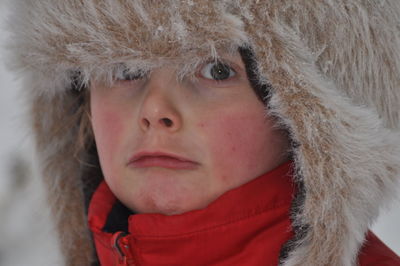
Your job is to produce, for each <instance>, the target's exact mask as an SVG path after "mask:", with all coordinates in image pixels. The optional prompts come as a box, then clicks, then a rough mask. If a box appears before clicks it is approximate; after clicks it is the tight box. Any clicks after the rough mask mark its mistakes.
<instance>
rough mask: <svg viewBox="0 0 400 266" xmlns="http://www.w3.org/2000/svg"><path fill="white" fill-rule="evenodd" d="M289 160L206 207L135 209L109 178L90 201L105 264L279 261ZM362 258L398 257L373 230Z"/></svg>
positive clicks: (366, 261)
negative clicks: (170, 211)
mask: <svg viewBox="0 0 400 266" xmlns="http://www.w3.org/2000/svg"><path fill="white" fill-rule="evenodd" d="M290 165H291V164H290V163H286V164H284V165H282V166H280V167H278V168H276V169H275V170H273V171H271V172H269V173H267V174H265V175H263V176H261V177H259V178H257V179H255V180H253V181H251V182H249V183H247V184H245V185H242V186H241V187H239V188H236V189H233V190H231V191H229V192H227V193H225V194H224V195H222V196H221V197H220V198H218V199H217V200H216V201H214V202H213V203H212V204H210V205H209V206H208V207H207V208H205V209H203V210H197V211H191V212H188V213H185V214H181V215H174V216H165V215H159V214H135V215H130V213H129V211H127V209H126V208H125V207H124V206H123V205H122V204H121V203H119V202H118V201H117V200H116V198H115V196H114V195H113V194H112V192H111V191H110V190H109V188H108V186H107V185H106V183H105V182H103V183H102V184H101V185H100V186H99V188H98V189H97V191H96V192H95V194H94V196H93V198H92V201H91V204H90V207H89V226H90V229H91V230H92V232H93V236H94V240H95V245H96V251H97V255H98V258H99V260H100V263H101V265H103V266H108V265H278V262H279V254H280V249H281V246H282V245H283V244H284V243H285V242H286V241H288V240H289V239H290V238H291V237H293V233H292V231H291V222H290V219H289V211H290V207H291V203H292V195H293V193H294V186H293V184H292V181H291V177H290V176H291V175H290V174H289V173H290ZM121 213H122V214H121ZM124 213H125V214H124ZM359 262H360V265H362V266H367V265H368V266H372V265H379V266H382V265H400V259H399V258H398V257H397V256H396V254H394V253H393V252H392V251H391V250H390V249H389V248H388V247H386V246H385V245H384V244H383V243H382V242H381V241H380V240H379V239H378V238H377V237H376V236H375V235H373V234H372V233H369V235H368V238H367V242H366V245H365V246H364V247H363V248H362V250H361V252H360V255H359Z"/></svg>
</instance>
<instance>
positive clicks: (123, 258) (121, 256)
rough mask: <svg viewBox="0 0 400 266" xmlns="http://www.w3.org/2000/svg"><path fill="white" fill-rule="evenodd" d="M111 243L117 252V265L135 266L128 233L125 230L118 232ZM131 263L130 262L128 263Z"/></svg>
mask: <svg viewBox="0 0 400 266" xmlns="http://www.w3.org/2000/svg"><path fill="white" fill-rule="evenodd" d="M111 245H112V247H113V250H114V253H115V254H116V258H117V259H116V264H115V265H116V266H134V265H135V264H133V262H132V260H133V258H132V256H131V254H130V246H129V240H128V234H127V233H125V232H117V233H115V234H114V235H113V236H112V238H111ZM128 263H129V264H128Z"/></svg>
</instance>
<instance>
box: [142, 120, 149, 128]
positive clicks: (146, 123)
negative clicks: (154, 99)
mask: <svg viewBox="0 0 400 266" xmlns="http://www.w3.org/2000/svg"><path fill="white" fill-rule="evenodd" d="M142 121H143V124H144V125H145V126H146V127H149V126H150V121H149V120H147V119H146V118H144V119H143V120H142Z"/></svg>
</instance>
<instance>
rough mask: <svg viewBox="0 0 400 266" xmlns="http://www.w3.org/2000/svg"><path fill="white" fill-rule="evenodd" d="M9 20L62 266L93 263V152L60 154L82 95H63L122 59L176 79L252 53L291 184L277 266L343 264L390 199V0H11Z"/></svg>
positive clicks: (75, 126)
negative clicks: (287, 152) (291, 169)
mask: <svg viewBox="0 0 400 266" xmlns="http://www.w3.org/2000/svg"><path fill="white" fill-rule="evenodd" d="M10 26H11V31H12V34H13V36H12V42H11V45H10V49H11V51H12V57H11V62H12V63H13V65H14V67H15V69H17V70H18V71H19V73H21V75H22V78H23V80H24V87H25V88H26V90H27V91H28V92H29V93H28V97H29V102H30V103H31V116H32V121H33V124H32V126H33V128H34V132H35V136H36V143H37V149H38V153H39V158H40V164H41V167H42V172H43V178H44V180H45V182H46V185H47V188H48V192H49V200H50V202H51V204H52V205H53V212H54V216H55V217H56V222H57V225H58V229H59V234H60V239H61V241H62V247H63V250H64V254H65V257H66V261H67V264H68V265H89V264H90V261H91V260H92V257H93V256H92V255H93V253H94V251H93V247H92V244H91V240H90V234H89V232H88V229H87V226H86V214H85V213H86V212H85V211H86V210H85V208H86V207H85V197H84V195H85V194H88V193H87V191H90V189H91V187H92V183H93V182H96V181H95V178H94V176H96V175H97V176H98V173H97V174H95V173H94V171H95V170H94V169H98V167H97V168H96V167H91V166H87V162H88V161H89V162H91V163H93V162H94V164H95V163H96V159H93V160H92V158H91V157H90V156H93V154H94V155H95V154H96V151H95V149H94V148H92V149H86V150H84V151H80V152H79V153H76V152H75V149H74V148H73V147H74V144H75V143H76V142H77V141H78V140H79V138H78V136H79V135H80V131H79V130H80V123H81V122H82V120H83V119H84V118H83V117H84V112H83V111H82V104H84V103H83V102H84V98H83V96H82V95H83V94H84V93H77V92H74V90H71V88H72V87H75V88H76V87H81V86H80V85H82V87H88V83H89V80H92V79H102V80H104V81H106V82H112V77H113V76H114V75H115V74H116V73H117V72H118V71H121V65H124V67H128V68H129V69H130V70H132V71H135V70H137V69H141V70H143V69H145V70H149V69H152V68H154V67H157V66H160V65H163V64H168V63H171V62H172V61H173V62H178V63H179V64H181V65H182V68H181V72H182V73H180V74H182V75H187V74H190V73H193V71H194V70H195V69H196V67H197V66H198V65H199V64H200V63H202V62H203V61H202V60H203V59H204V58H210V57H213V58H218V52H219V51H221V50H223V51H237V50H238V49H240V48H245V49H247V50H249V51H251V54H250V56H251V57H252V60H253V66H254V68H253V69H252V71H253V73H254V75H255V77H256V80H257V82H258V84H259V85H261V88H263V89H264V90H268V95H269V98H268V108H266V112H268V113H269V114H270V115H273V116H275V117H277V118H278V120H279V124H280V125H281V126H283V127H285V128H286V129H287V131H288V132H289V135H290V138H291V141H292V153H293V158H294V159H293V160H294V163H295V168H296V169H295V170H296V171H295V176H294V179H295V182H296V183H297V185H298V187H299V190H298V193H297V195H296V196H295V198H294V200H293V208H292V222H293V227H294V231H295V237H294V238H293V239H292V240H291V241H289V242H288V243H287V244H286V245H285V246H284V248H283V249H282V253H281V258H280V259H281V264H282V265H285V266H289V265H318V266H321V265H344V266H350V265H354V264H355V263H356V258H357V252H358V250H359V248H360V246H361V245H362V243H363V241H364V238H365V233H366V232H367V230H368V227H369V226H370V225H371V223H372V222H373V221H374V219H375V218H376V217H377V216H378V214H379V211H380V210H381V208H382V207H383V206H384V205H386V204H387V203H388V202H389V201H390V200H391V199H392V198H394V196H395V195H396V190H395V189H396V187H397V185H398V183H399V176H400V130H399V128H400V2H399V1H398V0H384V1H374V0H362V1H361V0H336V1H318V0H307V1H305V0H304V1H289V0H279V1H272V0H229V1H228V0H221V1H212V0H196V1H194V0H186V1H174V0H165V1H156V0H126V1H115V0H103V1H94V0H79V1H78V0H68V1H65V0H16V1H14V6H13V12H12V16H11V17H10ZM77 82H78V84H77ZM77 85H78V86H77ZM82 99H83V101H82ZM93 186H94V185H93ZM89 194H90V193H89Z"/></svg>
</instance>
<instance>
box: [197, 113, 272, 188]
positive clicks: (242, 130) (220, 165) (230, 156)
mask: <svg viewBox="0 0 400 266" xmlns="http://www.w3.org/2000/svg"><path fill="white" fill-rule="evenodd" d="M268 126H269V125H268V124H267V123H266V122H265V120H264V117H262V116H260V115H258V117H257V116H256V117H255V116H254V113H243V112H241V113H236V114H219V115H218V117H215V118H214V119H210V120H208V121H207V122H202V123H199V127H200V128H201V129H202V130H203V133H204V135H206V136H208V137H206V141H207V145H208V148H209V151H210V154H209V158H210V163H212V164H213V167H214V170H215V171H214V172H215V173H217V178H220V179H221V180H222V181H223V182H230V180H229V179H231V178H241V177H243V176H246V175H248V171H254V168H256V167H257V163H258V161H260V158H259V157H260V156H264V154H263V153H264V152H265V151H264V148H265V139H266V138H267V137H268V134H269V133H270V131H269V127H268Z"/></svg>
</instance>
